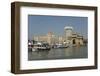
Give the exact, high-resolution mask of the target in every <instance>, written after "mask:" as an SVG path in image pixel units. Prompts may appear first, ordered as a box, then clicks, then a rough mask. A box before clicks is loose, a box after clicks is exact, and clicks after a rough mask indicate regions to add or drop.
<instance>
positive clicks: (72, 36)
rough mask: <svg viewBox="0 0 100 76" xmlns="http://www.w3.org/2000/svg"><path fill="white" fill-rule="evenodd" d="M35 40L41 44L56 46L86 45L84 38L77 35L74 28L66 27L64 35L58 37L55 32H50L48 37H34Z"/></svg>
mask: <svg viewBox="0 0 100 76" xmlns="http://www.w3.org/2000/svg"><path fill="white" fill-rule="evenodd" d="M33 40H35V41H40V42H47V43H49V44H50V45H54V44H57V43H58V44H70V45H84V38H83V36H81V35H79V34H77V33H75V32H74V31H73V27H70V26H66V27H64V35H63V36H56V35H54V33H53V32H48V33H47V35H41V36H34V37H33Z"/></svg>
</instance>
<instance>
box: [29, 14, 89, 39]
mask: <svg viewBox="0 0 100 76" xmlns="http://www.w3.org/2000/svg"><path fill="white" fill-rule="evenodd" d="M65 26H71V27H73V28H74V31H75V32H78V33H80V34H81V35H83V36H84V37H85V38H86V37H87V31H88V28H87V27H88V18H87V17H74V16H45V15H29V16H28V38H29V39H32V38H33V36H34V35H46V34H47V33H48V32H53V33H54V34H55V35H64V27H65Z"/></svg>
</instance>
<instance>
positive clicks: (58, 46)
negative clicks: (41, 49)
mask: <svg viewBox="0 0 100 76" xmlns="http://www.w3.org/2000/svg"><path fill="white" fill-rule="evenodd" d="M67 47H69V46H68V45H64V44H55V45H53V46H52V48H54V49H57V48H58V49H59V48H67Z"/></svg>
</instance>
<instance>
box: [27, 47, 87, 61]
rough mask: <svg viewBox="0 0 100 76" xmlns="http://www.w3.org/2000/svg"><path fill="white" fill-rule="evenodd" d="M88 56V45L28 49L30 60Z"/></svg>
mask: <svg viewBox="0 0 100 76" xmlns="http://www.w3.org/2000/svg"><path fill="white" fill-rule="evenodd" d="M87 57H88V50H87V46H81V47H68V48H62V49H51V50H42V51H34V52H32V51H28V60H48V59H77V58H87Z"/></svg>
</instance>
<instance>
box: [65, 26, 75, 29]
mask: <svg viewBox="0 0 100 76" xmlns="http://www.w3.org/2000/svg"><path fill="white" fill-rule="evenodd" d="M64 29H65V30H67V29H71V30H73V27H71V26H66V27H64Z"/></svg>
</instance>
